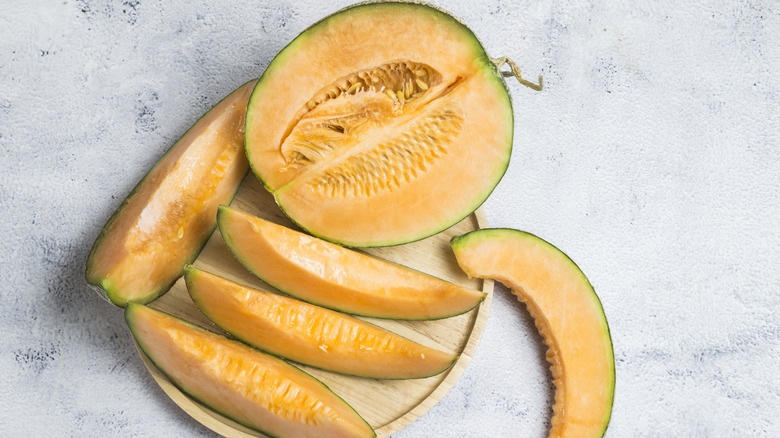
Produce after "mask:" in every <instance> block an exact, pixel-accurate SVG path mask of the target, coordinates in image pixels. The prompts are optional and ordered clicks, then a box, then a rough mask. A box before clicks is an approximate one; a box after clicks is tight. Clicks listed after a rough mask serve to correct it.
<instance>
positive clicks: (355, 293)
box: [217, 206, 485, 319]
mask: <svg viewBox="0 0 780 438" xmlns="http://www.w3.org/2000/svg"><path fill="white" fill-rule="evenodd" d="M217 217H218V219H217V223H218V224H219V231H220V233H221V234H222V238H223V239H224V240H225V243H226V244H227V246H228V248H229V249H230V251H231V252H232V253H233V255H235V256H236V258H237V259H238V261H239V262H241V264H243V265H244V266H245V267H246V268H247V269H249V270H250V271H251V272H252V273H254V274H255V275H256V276H258V277H259V278H260V279H261V280H263V281H265V282H266V283H268V284H270V285H271V286H273V287H275V288H277V289H279V290H281V291H283V292H285V293H287V294H289V295H292V296H294V297H296V298H299V299H302V300H304V301H308V302H310V303H314V304H317V305H320V306H323V307H328V308H331V309H335V310H339V311H342V312H346V313H352V314H358V315H364V316H372V317H376V318H391V319H438V318H446V317H449V316H454V315H458V314H461V313H464V312H467V311H469V310H471V309H473V308H474V307H476V306H477V305H479V303H480V302H481V301H482V299H483V298H484V297H485V293H483V292H480V291H476V290H473V289H469V288H466V287H463V286H460V285H457V284H453V283H449V282H447V281H444V280H440V279H438V278H436V277H433V276H430V275H427V274H423V273H421V272H419V271H415V270H412V269H409V268H405V267H403V266H400V265H395V264H392V263H389V262H386V261H383V260H380V259H377V258H374V257H371V256H368V255H365V254H361V253H358V252H356V251H352V250H349V249H346V248H343V247H341V246H338V245H335V244H333V243H329V242H326V241H323V240H321V239H318V238H316V237H312V236H309V235H307V234H303V233H300V232H298V231H294V230H291V229H289V228H287V227H284V226H281V225H278V224H275V223H272V222H268V221H266V220H263V219H260V218H258V217H255V216H252V215H250V214H247V213H244V212H242V211H239V210H236V209H234V208H230V207H225V206H220V207H219V211H218V213H217Z"/></svg>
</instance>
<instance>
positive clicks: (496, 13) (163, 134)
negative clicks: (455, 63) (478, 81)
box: [0, 0, 780, 438]
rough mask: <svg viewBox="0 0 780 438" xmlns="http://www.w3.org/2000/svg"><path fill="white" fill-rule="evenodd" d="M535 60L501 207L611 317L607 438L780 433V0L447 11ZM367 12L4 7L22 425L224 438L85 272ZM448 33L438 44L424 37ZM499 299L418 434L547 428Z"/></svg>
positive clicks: (9, 277) (519, 95)
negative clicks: (318, 33) (156, 168)
mask: <svg viewBox="0 0 780 438" xmlns="http://www.w3.org/2000/svg"><path fill="white" fill-rule="evenodd" d="M435 3H436V4H439V5H440V6H442V7H444V8H445V9H448V10H450V11H451V12H452V13H454V14H455V15H457V16H459V17H461V18H462V20H463V21H464V22H465V23H466V24H467V25H469V26H470V27H471V28H472V29H473V30H474V31H475V32H476V34H477V35H478V36H479V37H480V38H481V39H482V41H483V43H484V45H485V47H486V49H487V50H488V52H489V53H490V54H491V55H492V56H500V55H508V56H511V57H513V58H514V59H515V60H516V61H517V62H518V63H519V64H520V65H521V67H522V68H523V70H524V72H526V74H527V76H528V77H535V75H536V74H539V73H541V74H543V75H544V78H545V83H546V88H545V90H544V91H543V92H541V93H536V92H533V91H531V90H528V89H526V88H523V87H521V86H519V85H517V84H516V83H513V82H511V81H510V85H509V87H510V90H511V92H512V95H513V98H514V105H515V112H516V121H517V122H516V125H517V126H516V134H515V145H516V146H515V152H514V155H513V157H512V162H511V166H510V169H509V171H508V173H507V175H506V177H505V178H504V179H503V181H502V182H501V183H500V185H499V186H498V188H497V189H496V191H495V192H494V193H493V195H492V196H491V198H490V199H489V200H488V201H487V203H486V204H485V210H486V212H487V215H488V218H489V220H490V222H491V224H492V225H494V226H502V227H513V228H520V229H524V230H527V231H530V232H533V233H535V234H537V235H539V236H542V237H544V238H545V239H547V240H549V241H551V242H552V243H554V244H555V245H557V246H558V247H560V248H561V249H563V250H564V251H566V252H567V253H568V254H569V255H570V256H571V257H572V258H573V259H574V260H575V261H576V262H577V263H578V264H579V265H580V267H581V268H582V269H583V270H584V272H585V273H586V274H587V275H588V276H589V278H590V280H591V282H592V283H593V284H594V285H595V287H596V290H597V292H598V293H599V294H600V297H601V300H602V302H603V304H604V308H605V310H606V314H607V317H608V319H609V322H610V327H611V330H612V335H613V340H614V345H615V357H616V361H617V362H616V363H617V391H616V397H615V406H614V411H613V419H612V423H611V425H610V428H609V432H608V434H607V436H608V437H639V436H659V437H668V436H676V437H689V436H690V437H725V436H765V437H776V436H780V420H778V413H779V412H780V377H779V376H780V270H778V269H777V263H778V259H779V258H780V250H778V247H779V246H780V220H779V219H778V216H780V189H779V188H778V187H779V186H780V152H779V151H778V147H780V128H778V121H779V120H780V111H778V109H780V96H779V93H780V68H778V66H780V5H778V3H777V2H773V1H734V2H701V1H693V2H673V1H668V0H667V1H661V2H642V3H636V2H609V3H606V4H605V3H602V2H585V1H571V2H551V1H540V2H530V1H519V2H509V1H498V0H490V1H484V2H474V3H471V2H465V1H462V2H459V1H454V0H452V1H444V0H442V1H437V2H435ZM347 4H348V2H346V1H328V2H317V1H305V2H303V1H301V2H293V1H269V2H259V1H256V2H233V1H230V2H205V1H188V2H185V1H167V2H152V1H149V0H142V1H138V0H134V1H124V2H121V1H97V0H81V1H73V0H65V1H31V2H7V3H5V4H4V6H3V8H2V11H1V12H0V221H1V222H0V242H2V245H1V247H2V249H0V333H2V334H1V335H0V436H101V437H102V436H121V437H129V436H212V435H213V434H212V433H211V432H210V431H209V430H207V429H205V428H204V427H202V426H201V425H199V424H198V423H196V422H195V421H193V420H192V419H190V418H189V417H188V416H187V415H186V414H184V413H183V412H182V411H181V410H180V409H179V408H178V407H177V406H176V405H174V404H173V403H172V402H171V401H170V400H169V399H168V398H167V397H166V396H165V395H164V394H163V393H162V391H161V390H160V389H159V388H158V387H157V385H156V384H155V383H154V381H153V380H152V378H151V377H150V376H149V374H148V373H147V372H146V370H145V368H144V366H143V364H142V363H141V361H140V359H139V357H138V355H137V354H136V352H135V349H134V347H133V345H132V342H131V340H130V337H129V334H128V331H127V329H126V327H125V325H124V322H123V319H122V314H121V312H120V311H119V310H118V309H115V308H113V307H112V306H110V305H109V304H107V303H105V302H103V301H102V300H101V299H99V298H98V297H97V295H95V294H94V293H93V292H91V291H90V290H89V289H88V288H87V286H86V285H85V284H84V281H83V265H84V261H85V258H86V255H87V252H88V251H89V247H90V245H91V243H92V241H93V240H94V238H95V237H96V235H97V233H98V231H99V228H100V227H101V226H102V225H103V223H104V222H105V221H106V219H107V218H108V216H109V215H110V214H111V212H112V211H113V210H114V209H115V208H116V207H117V205H118V204H119V202H120V201H121V199H122V198H123V197H124V196H125V195H126V194H127V193H128V191H129V190H130V189H131V188H132V186H133V185H134V184H135V183H136V181H137V180H138V179H139V178H140V177H141V176H142V175H143V174H144V173H145V172H146V171H147V170H148V169H149V168H150V166H151V165H152V164H153V163H154V162H155V161H156V160H157V159H158V158H159V157H160V155H161V154H162V153H163V152H164V151H165V150H166V149H167V148H168V147H169V146H170V145H171V144H172V143H173V142H174V141H175V140H176V138H178V137H179V136H180V135H181V134H182V133H183V132H184V131H185V130H186V129H187V128H188V127H189V126H190V125H191V124H192V123H193V122H194V121H195V120H196V119H197V118H198V117H199V116H200V115H201V114H202V113H203V112H204V111H205V110H207V109H208V108H209V107H211V106H212V105H213V104H215V103H216V102H217V101H218V100H219V99H221V98H222V97H223V96H225V95H226V94H227V93H229V92H230V91H231V90H233V89H234V88H235V87H236V86H238V85H239V84H242V83H244V82H245V81H247V80H249V79H251V78H253V77H256V76H258V75H259V74H260V73H261V72H262V71H263V69H264V68H265V67H266V66H267V65H268V63H269V62H270V60H271V58H272V57H273V55H274V54H275V53H276V52H277V51H279V50H280V49H281V48H282V47H283V46H284V45H285V44H286V43H287V42H289V41H290V40H291V39H292V38H293V37H294V36H295V35H297V34H298V33H299V32H300V31H302V30H303V29H304V28H305V27H307V26H308V25H310V24H311V23H313V22H314V21H316V20H317V19H318V18H320V17H323V16H325V15H327V14H328V13H330V12H332V11H335V10H336V9H338V8H340V7H342V6H345V5H347ZM421 43H424V41H421ZM543 351H544V350H543V346H542V344H541V342H540V339H539V337H538V335H537V334H536V333H535V330H534V327H533V324H532V322H531V321H530V319H529V318H528V316H527V315H526V313H525V311H524V309H523V308H522V307H521V306H520V305H518V303H516V302H515V301H514V299H513V298H511V297H510V296H509V294H508V293H507V291H506V290H505V289H499V290H497V291H496V297H495V301H494V304H493V309H492V311H491V315H490V320H489V323H488V327H487V329H486V331H485V334H484V338H483V340H482V343H481V345H480V347H479V350H478V352H477V354H476V357H475V358H474V360H473V362H472V363H471V365H470V367H469V368H468V370H467V371H466V373H465V374H464V376H463V377H462V379H461V380H460V381H459V383H458V384H457V385H456V386H455V387H454V388H453V389H452V391H451V392H450V393H449V394H448V395H447V396H446V397H445V398H444V399H443V400H442V401H441V402H440V403H439V404H438V405H437V406H436V407H434V408H433V409H432V410H431V411H430V412H429V413H427V414H426V415H425V416H423V417H422V418H421V419H420V420H418V421H417V422H415V423H414V424H413V425H412V426H410V427H408V428H407V429H405V430H403V431H402V432H400V433H398V434H397V435H396V436H397V437H399V438H401V437H439V436H441V437H455V436H458V437H508V436H530V437H542V436H545V434H546V431H547V427H548V422H549V417H550V408H549V406H550V403H551V397H552V396H551V385H550V383H549V376H548V374H547V371H546V369H547V365H546V364H545V362H544V359H543Z"/></svg>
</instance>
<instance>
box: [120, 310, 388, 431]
mask: <svg viewBox="0 0 780 438" xmlns="http://www.w3.org/2000/svg"><path fill="white" fill-rule="evenodd" d="M125 320H126V321H127V325H128V326H129V327H130V331H131V332H132V334H133V337H134V338H135V340H136V342H137V343H138V346H139V347H140V348H141V350H142V351H143V352H144V354H145V355H146V356H147V357H148V358H149V359H150V360H151V361H152V363H154V365H155V366H156V367H157V368H158V369H159V370H160V371H161V372H162V373H163V374H165V375H166V376H167V377H168V379H169V380H171V382H172V383H173V384H174V385H176V386H177V387H178V388H179V389H180V390H181V391H183V392H184V393H186V394H188V395H189V396H190V397H192V398H194V399H196V400H198V401H199V402H201V403H202V404H204V405H206V406H208V407H209V408H211V409H213V410H214V411H216V412H219V413H220V414H222V415H224V416H226V417H228V418H230V419H232V420H234V421H236V422H238V423H241V424H243V425H245V426H247V427H249V428H252V429H255V430H257V431H260V432H263V433H266V434H269V435H271V436H275V437H281V438H283V437H296V438H298V437H309V438H320V437H325V436H327V437H345V438H346V437H375V436H376V434H375V433H374V431H373V429H372V428H371V426H369V425H368V423H366V422H365V420H363V418H361V417H360V415H358V414H357V413H356V412H355V411H354V410H353V409H352V408H351V407H350V406H349V405H348V404H347V403H346V402H345V401H344V400H342V399H341V398H339V397H338V396H337V395H336V394H334V393H333V392H331V391H330V389H328V387H327V386H325V385H324V384H323V383H321V382H320V381H318V380H317V379H315V378H314V377H312V376H310V375H309V374H306V373H305V372H303V371H301V370H299V369H298V368H296V367H294V366H292V365H290V364H288V363H287V362H285V361H283V360H281V359H279V358H277V357H274V356H271V355H268V354H265V353H262V352H260V351H257V350H254V349H252V348H250V347H248V346H246V345H244V344H241V343H240V342H237V341H232V340H229V339H227V338H225V337H223V336H220V335H217V334H215V333H212V332H209V331H206V330H204V329H202V328H200V327H196V326H194V325H192V324H190V323H188V322H186V321H183V320H181V319H178V318H175V317H173V316H171V315H168V314H166V313H163V312H160V311H157V310H153V309H152V308H150V307H146V306H144V305H142V304H136V303H132V302H131V303H128V305H127V307H126V309H125Z"/></svg>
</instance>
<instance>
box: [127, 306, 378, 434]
mask: <svg viewBox="0 0 780 438" xmlns="http://www.w3.org/2000/svg"><path fill="white" fill-rule="evenodd" d="M141 312H143V313H148V312H152V313H156V314H162V315H163V316H165V317H167V318H170V319H172V320H175V321H176V322H177V323H179V324H181V325H182V326H184V327H188V328H190V329H192V330H194V331H196V332H202V333H204V334H206V335H208V336H212V337H217V338H220V339H222V340H223V342H225V343H229V344H235V345H238V346H240V347H241V348H244V349H246V350H248V351H251V352H253V353H255V354H259V355H264V356H268V357H272V358H274V360H276V361H278V362H280V363H282V364H283V366H284V367H286V368H288V369H289V370H290V371H291V372H293V373H297V374H299V375H301V376H304V378H306V379H308V380H311V381H314V382H316V383H317V384H318V385H319V386H320V387H321V388H322V389H323V390H324V391H326V392H328V393H329V394H330V395H332V396H333V397H334V398H335V399H336V400H337V401H338V402H339V403H341V406H340V407H343V408H347V409H348V410H349V411H350V412H351V413H352V414H354V416H355V418H356V419H357V420H358V421H360V422H361V423H362V424H360V426H365V430H366V431H367V432H368V434H367V435H366V437H369V438H370V437H373V438H376V433H375V432H374V430H373V428H372V427H371V425H369V424H368V422H366V421H365V420H364V419H363V418H362V417H361V416H360V414H359V413H358V412H357V411H355V409H354V408H353V407H352V406H350V405H349V404H348V403H347V402H346V401H345V400H344V399H342V398H341V397H340V396H339V395H338V394H335V393H334V392H333V391H332V390H331V389H330V388H329V387H328V386H327V385H326V384H325V383H323V382H321V381H319V379H317V378H315V377H314V376H312V375H311V374H309V373H307V372H306V371H304V370H302V369H300V368H298V367H296V366H294V365H291V364H289V363H287V362H285V361H283V360H282V359H280V358H278V357H276V356H273V355H269V354H267V353H264V352H261V351H258V350H256V349H253V348H252V347H250V346H248V345H245V344H243V343H241V342H239V341H236V340H231V339H228V338H224V337H222V336H220V335H217V334H216V333H213V332H211V331H208V330H206V329H204V328H202V327H199V326H197V325H195V324H192V323H190V322H188V321H185V320H182V319H180V318H177V317H175V316H172V315H170V314H167V313H165V312H162V311H159V310H156V309H153V308H151V307H147V306H146V305H143V304H139V303H135V302H129V303H128V304H127V306H126V307H125V309H124V317H125V322H126V323H127V326H128V328H129V329H130V332H131V334H132V335H133V340H134V341H135V343H136V345H137V346H138V348H139V350H140V351H141V352H142V353H143V355H144V356H146V358H147V359H149V362H151V363H152V364H153V365H154V366H155V367H156V368H157V369H158V370H159V371H160V372H161V373H162V374H163V375H164V376H165V377H166V378H167V379H168V380H169V381H170V382H171V384H173V385H174V386H175V387H176V388H178V389H179V390H180V391H182V392H183V393H185V394H187V396H188V397H191V398H192V399H193V400H195V401H196V402H198V403H199V404H201V405H203V406H205V407H207V408H208V409H211V410H213V411H214V412H216V413H218V414H220V415H222V416H224V417H225V418H228V419H230V420H231V421H235V422H236V423H238V424H241V425H242V426H245V427H247V428H249V429H252V430H254V431H258V432H261V433H263V434H265V435H268V436H269V437H274V438H285V436H283V435H277V434H273V433H271V432H269V431H267V430H264V429H263V428H262V427H259V426H258V425H256V424H251V423H249V422H247V421H242V420H241V419H239V418H236V417H235V416H234V415H231V413H230V412H225V411H222V410H220V409H217V408H215V407H214V406H212V405H211V404H210V403H209V402H208V400H205V399H203V398H201V397H199V396H197V395H196V394H194V393H193V391H192V390H191V389H190V388H187V387H185V386H184V385H182V384H181V383H180V382H179V380H178V379H177V378H176V376H174V375H172V374H170V371H169V370H166V369H164V368H163V367H161V366H160V365H159V362H158V360H157V359H156V358H155V356H154V355H150V354H148V353H147V351H149V347H148V346H147V344H146V343H145V342H144V341H143V340H142V339H141V336H139V335H137V334H136V331H137V330H138V323H137V321H136V320H137V318H136V314H137V313H141Z"/></svg>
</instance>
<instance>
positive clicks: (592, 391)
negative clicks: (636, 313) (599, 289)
mask: <svg viewBox="0 0 780 438" xmlns="http://www.w3.org/2000/svg"><path fill="white" fill-rule="evenodd" d="M452 249H453V250H454V252H455V257H456V258H457V260H458V264H459V265H460V267H461V268H462V269H463V271H464V272H465V273H466V274H468V275H469V277H479V278H492V279H495V280H498V281H500V282H501V283H503V284H504V285H506V286H507V287H509V288H511V290H512V293H514V294H515V295H517V297H518V299H519V300H520V301H522V302H523V303H525V304H526V306H527V308H528V311H529V312H530V313H531V315H532V316H533V318H534V321H535V322H536V326H537V328H538V329H539V332H540V333H541V334H542V337H543V339H544V342H545V344H547V346H548V351H547V360H548V361H549V362H550V364H551V370H552V375H553V379H554V383H555V388H556V390H555V404H554V406H553V417H552V421H551V422H552V429H551V430H550V437H583V438H585V437H600V436H602V435H603V434H604V432H605V431H606V428H607V424H608V423H609V418H610V416H611V414H612V400H613V396H614V391H615V358H614V355H613V352H612V340H611V337H610V334H609V326H608V325H607V319H606V316H605V315H604V309H603V308H602V306H601V301H600V300H599V298H598V296H597V295H596V293H595V292H594V290H593V286H591V284H590V282H589V281H588V279H587V278H586V277H585V274H583V273H582V271H581V270H580V269H579V268H578V267H577V265H576V264H574V262H573V261H572V260H571V259H570V258H569V257H568V256H566V254H564V253H563V252H561V251H560V250H558V249H557V248H556V247H554V246H553V245H551V244H549V243H548V242H546V241H544V240H542V239H540V238H538V237H536V236H534V235H532V234H529V233H525V232H522V231H517V230H510V229H483V230H477V231H473V232H471V233H468V234H464V235H463V236H459V237H455V238H453V239H452Z"/></svg>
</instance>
